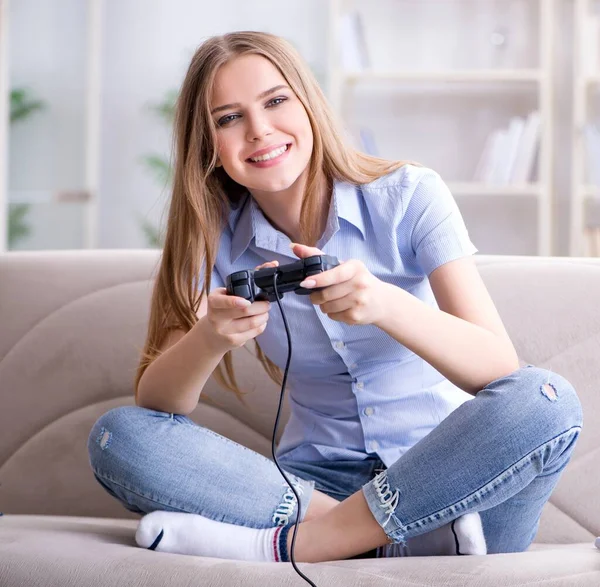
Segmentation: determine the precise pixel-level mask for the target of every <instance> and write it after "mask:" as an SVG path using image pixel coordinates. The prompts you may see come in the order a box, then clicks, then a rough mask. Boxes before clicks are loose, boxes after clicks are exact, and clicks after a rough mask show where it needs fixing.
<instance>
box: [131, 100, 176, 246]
mask: <svg viewBox="0 0 600 587" xmlns="http://www.w3.org/2000/svg"><path fill="white" fill-rule="evenodd" d="M176 101H177V91H176V90H169V91H168V92H167V93H166V94H165V96H164V98H163V99H162V101H161V102H159V103H157V104H151V105H150V110H151V111H152V112H153V113H154V114H155V115H157V116H158V117H159V118H160V119H162V120H163V121H164V122H165V123H166V124H168V125H169V127H171V126H172V125H173V119H174V117H175V102H176ZM141 161H142V164H143V165H144V166H145V167H146V168H147V169H148V170H149V171H150V172H151V173H152V175H153V176H154V178H155V179H156V181H157V182H158V183H159V184H160V185H161V186H163V187H164V186H167V187H168V186H170V185H171V180H172V177H173V169H172V166H171V163H170V162H169V160H168V159H167V158H166V157H165V156H164V155H160V154H157V153H149V154H147V155H143V156H142V158H141ZM138 220H139V223H140V227H141V229H142V232H143V233H144V235H145V236H146V240H147V242H148V244H149V245H150V246H151V247H156V248H162V246H163V240H162V236H161V234H160V229H159V228H157V227H156V226H154V225H153V224H152V223H151V222H149V221H148V220H147V219H145V218H143V217H142V216H139V215H138Z"/></svg>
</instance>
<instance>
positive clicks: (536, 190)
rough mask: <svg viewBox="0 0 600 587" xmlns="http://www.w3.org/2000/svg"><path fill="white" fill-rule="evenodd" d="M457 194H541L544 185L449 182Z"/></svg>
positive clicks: (451, 189)
mask: <svg viewBox="0 0 600 587" xmlns="http://www.w3.org/2000/svg"><path fill="white" fill-rule="evenodd" d="M447 183H448V187H449V188H450V191H451V192H452V194H453V195H455V196H482V197H485V196H539V195H540V194H541V193H542V192H543V186H542V185H540V184H537V183H529V184H525V185H494V184H488V183H476V182H451V181H449V182H447Z"/></svg>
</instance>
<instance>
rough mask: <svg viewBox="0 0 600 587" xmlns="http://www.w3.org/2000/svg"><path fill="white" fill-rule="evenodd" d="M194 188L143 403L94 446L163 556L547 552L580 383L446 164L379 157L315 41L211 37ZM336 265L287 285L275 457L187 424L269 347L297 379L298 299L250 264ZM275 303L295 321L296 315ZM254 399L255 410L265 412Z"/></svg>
mask: <svg viewBox="0 0 600 587" xmlns="http://www.w3.org/2000/svg"><path fill="white" fill-rule="evenodd" d="M175 141H176V158H175V176H174V186H173V193H172V200H171V204H170V212H169V219H168V227H167V234H166V240H165V246H164V250H163V255H162V259H161V264H160V270H159V273H158V277H157V280H156V284H155V288H154V293H153V296H152V304H151V311H150V322H149V328H148V335H147V340H146V345H145V349H144V355H143V357H142V360H141V364H140V367H139V370H138V374H137V378H136V382H135V389H136V406H133V407H121V408H117V409H114V410H111V411H110V412H108V413H107V414H105V415H103V416H102V417H101V418H100V419H99V420H98V422H96V424H95V425H94V428H93V430H92V431H91V434H90V439H89V444H88V448H89V454H90V461H91V465H92V467H93V470H94V474H95V476H96V478H97V479H98V481H99V482H100V483H101V484H102V486H103V487H104V488H105V489H106V490H107V491H108V492H109V493H110V494H111V495H113V496H115V497H116V498H117V499H119V500H120V501H121V502H122V503H123V504H124V506H125V507H126V508H127V509H129V510H131V511H135V512H138V513H141V514H146V515H145V516H144V517H143V518H142V519H141V521H140V525H139V528H138V531H137V534H136V538H137V542H138V544H139V545H140V546H143V547H146V548H152V549H156V550H159V551H167V552H178V553H189V554H198V555H207V556H216V557H222V558H237V559H249V560H252V559H254V560H271V561H272V560H283V561H287V560H289V558H288V557H289V547H290V544H291V538H292V535H293V534H292V532H290V529H292V528H295V527H296V525H297V529H298V531H297V538H296V543H295V559H296V560H298V561H324V560H335V559H343V558H351V557H356V556H361V553H369V552H370V553H372V552H373V550H374V549H376V548H378V547H381V546H383V545H387V544H398V545H400V546H401V547H402V549H401V553H400V554H403V555H422V554H429V555H438V554H485V553H486V552H488V553H500V552H515V551H523V550H525V549H526V548H527V547H528V546H529V544H530V543H531V541H532V540H533V538H534V536H535V534H536V530H537V527H538V520H539V517H540V513H541V510H542V507H543V505H544V504H545V503H546V501H547V500H548V498H549V496H550V494H551V492H552V490H553V488H554V487H555V485H556V483H557V482H558V480H559V477H560V475H561V473H562V471H563V469H564V467H565V466H566V464H567V462H568V461H569V458H570V456H571V453H572V451H573V448H574V445H575V442H576V440H577V438H578V435H579V432H580V430H581V425H582V414H581V406H580V403H579V401H578V399H577V395H576V393H575V391H574V390H573V388H572V386H571V385H570V384H569V383H568V382H567V381H566V380H565V379H564V378H562V377H561V376H560V375H557V374H555V373H553V372H550V371H548V370H545V369H541V368H537V367H534V366H532V365H527V366H525V367H522V368H520V366H519V362H518V359H517V354H516V352H515V349H514V347H513V345H512V343H511V341H510V339H509V337H508V335H507V333H506V331H505V329H504V326H503V324H502V321H501V319H500V317H499V315H498V312H497V311H496V309H495V307H494V304H493V302H492V300H491V299H490V296H489V294H488V292H487V291H486V288H485V286H484V284H483V282H482V280H481V278H480V276H479V274H478V272H477V269H476V267H475V264H474V262H473V257H472V255H473V253H475V252H476V248H475V247H474V246H473V244H472V243H471V242H470V240H469V237H468V233H467V230H466V229H465V226H464V223H463V220H462V218H461V215H460V213H459V210H458V208H457V206H456V204H455V202H454V200H453V198H452V196H451V194H450V192H449V190H448V188H447V187H446V185H445V184H444V182H443V181H442V180H441V179H440V177H439V175H438V174H436V173H435V172H434V171H432V170H430V169H427V168H424V167H422V166H419V165H417V164H412V163H410V162H390V161H385V160H382V159H377V158H374V157H370V156H367V155H365V154H363V153H360V152H357V151H356V150H355V149H353V148H352V147H350V146H349V145H348V144H346V142H345V141H344V138H343V135H342V132H341V131H340V129H339V127H338V126H336V122H335V120H334V116H333V115H332V113H331V110H330V109H329V107H328V105H327V102H326V100H325V98H324V96H323V94H322V92H321V91H320V89H319V87H318V85H317V83H316V82H315V80H314V78H313V77H312V75H311V73H310V71H309V69H308V68H307V67H306V66H305V65H304V63H303V62H302V60H301V58H300V57H299V56H298V54H297V53H296V51H295V50H294V49H293V48H292V47H291V46H290V45H289V44H288V43H287V42H285V41H284V40H282V39H280V38H278V37H275V36H272V35H269V34H265V33H257V32H238V33H231V34H227V35H223V36H219V37H214V38H210V39H208V40H207V41H206V42H205V43H204V44H202V45H201V46H200V48H199V49H198V50H197V52H196V54H195V55H194V57H193V59H192V61H191V64H190V67H189V69H188V72H187V75H186V77H185V80H184V82H183V86H182V88H181V92H180V95H179V100H178V104H177V114H176V124H175ZM321 252H323V253H326V254H330V255H334V256H337V257H338V258H339V259H340V260H341V263H340V265H339V266H338V267H335V268H333V269H330V270H329V271H326V272H324V273H322V274H320V275H317V276H315V277H314V278H311V279H309V280H307V281H306V283H305V284H304V285H305V287H314V288H323V289H320V290H318V291H315V292H314V293H312V294H311V295H310V296H297V295H293V294H286V296H285V297H284V299H283V301H282V303H283V304H284V305H285V310H286V315H287V318H288V320H289V322H290V324H291V328H292V338H293V344H294V352H293V357H292V363H291V366H290V371H289V384H290V403H291V416H290V420H289V422H288V424H287V426H286V428H285V430H284V433H283V436H282V439H281V441H280V444H279V446H278V452H277V457H278V461H279V462H280V463H281V466H282V467H283V468H284V469H285V470H286V472H289V476H290V478H291V479H292V482H293V484H294V486H295V488H296V489H297V491H298V494H299V495H301V500H300V501H301V511H298V507H297V500H296V499H295V497H294V496H293V494H292V493H291V491H290V489H289V487H288V486H287V484H286V483H285V481H284V480H283V478H282V476H281V475H280V473H279V471H278V470H277V468H276V466H275V464H274V463H273V462H272V461H270V460H269V459H266V458H265V457H263V456H261V455H258V454H257V453H255V452H253V451H251V450H249V449H247V448H245V447H243V446H240V445H238V444H236V443H234V442H232V441H230V440H228V439H226V438H224V437H222V436H219V435H218V434H216V433H214V432H212V431H211V430H208V429H206V428H203V427H201V426H198V425H196V424H195V423H194V422H193V421H192V420H190V419H189V418H188V417H187V415H188V414H190V413H191V412H192V410H193V409H194V408H195V407H196V405H197V404H198V401H199V399H200V397H201V392H202V389H203V386H204V385H205V383H206V381H207V380H208V378H209V377H210V376H211V374H212V373H213V371H214V372H215V375H216V376H217V377H218V380H219V381H220V382H221V383H222V384H223V385H224V386H225V387H228V388H229V389H230V390H232V391H234V392H236V393H237V394H238V395H239V397H240V398H242V395H241V392H240V390H239V388H238V386H237V384H236V379H235V374H234V372H233V369H232V362H231V351H232V350H233V349H235V348H238V347H241V346H242V345H244V344H246V343H247V342H249V341H250V340H252V339H255V342H256V347H257V352H258V356H259V358H260V360H261V362H262V363H263V365H264V367H265V369H266V370H267V372H268V373H269V374H270V375H271V377H273V378H274V379H275V380H276V381H279V382H280V381H281V378H280V375H281V369H282V368H283V367H284V365H285V361H286V357H287V341H286V334H285V329H284V326H283V323H282V320H281V316H280V313H279V312H278V311H277V310H278V308H277V307H276V306H273V308H271V307H270V304H269V303H268V302H266V301H257V302H254V303H252V304H250V303H249V302H247V301H246V300H243V299H241V298H239V297H236V296H229V295H227V294H226V292H225V288H224V280H225V278H226V276H227V275H228V274H230V273H232V272H234V271H239V270H242V269H248V268H254V267H258V266H267V265H269V264H272V265H274V264H277V263H280V264H283V263H288V262H292V261H294V260H297V259H298V258H304V257H307V256H310V255H314V254H320V253H321ZM273 310H275V311H273ZM242 399H243V398H242Z"/></svg>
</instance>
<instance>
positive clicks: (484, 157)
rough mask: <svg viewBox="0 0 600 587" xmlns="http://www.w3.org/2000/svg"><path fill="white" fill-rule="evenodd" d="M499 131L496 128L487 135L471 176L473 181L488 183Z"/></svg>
mask: <svg viewBox="0 0 600 587" xmlns="http://www.w3.org/2000/svg"><path fill="white" fill-rule="evenodd" d="M501 132H502V131H501V129H498V130H495V131H493V132H491V133H490V134H489V135H488V136H487V139H486V140H485V145H484V146H483V151H482V152H481V156H480V157H479V161H478V162H477V167H476V168H475V174H474V176H473V180H474V181H477V182H482V183H489V181H490V178H491V176H492V169H493V167H494V153H495V151H496V150H497V145H496V143H497V142H498V139H499V138H500V134H501Z"/></svg>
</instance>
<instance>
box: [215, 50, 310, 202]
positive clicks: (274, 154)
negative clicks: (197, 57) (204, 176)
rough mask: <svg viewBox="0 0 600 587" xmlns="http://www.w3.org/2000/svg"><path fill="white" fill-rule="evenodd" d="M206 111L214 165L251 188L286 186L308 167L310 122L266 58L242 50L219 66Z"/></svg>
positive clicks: (289, 89)
mask: <svg viewBox="0 0 600 587" xmlns="http://www.w3.org/2000/svg"><path fill="white" fill-rule="evenodd" d="M211 112H212V116H213V119H214V121H215V123H216V125H217V154H218V157H219V164H220V165H222V166H223V169H224V170H225V172H226V173H227V175H229V177H231V178H232V179H233V180H235V181H236V182H237V183H239V184H241V185H243V186H245V187H247V188H248V189H249V190H250V191H251V192H252V191H255V192H278V191H281V190H285V189H287V188H289V187H290V186H291V185H292V184H293V183H294V182H295V181H296V180H297V179H298V177H300V175H301V174H302V173H303V171H304V170H305V169H306V168H307V166H308V163H309V161H310V157H311V154H312V149H313V134H312V128H311V126H310V121H309V119H308V116H307V114H306V110H305V109H304V106H303V105H302V103H301V102H300V100H298V98H297V97H296V95H295V94H294V92H293V91H292V90H291V88H290V87H289V86H288V85H287V82H286V81H285V79H284V77H283V76H282V75H281V73H279V71H278V70H277V68H276V67H275V66H274V65H273V64H272V63H271V62H270V61H269V60H268V59H266V58H264V57H261V56H260V55H245V56H242V57H237V58H236V59H233V60H232V61H230V62H228V63H226V64H225V65H223V66H222V67H221V68H220V69H219V71H218V72H217V75H216V78H215V84H214V88H213V93H212V99H211Z"/></svg>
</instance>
